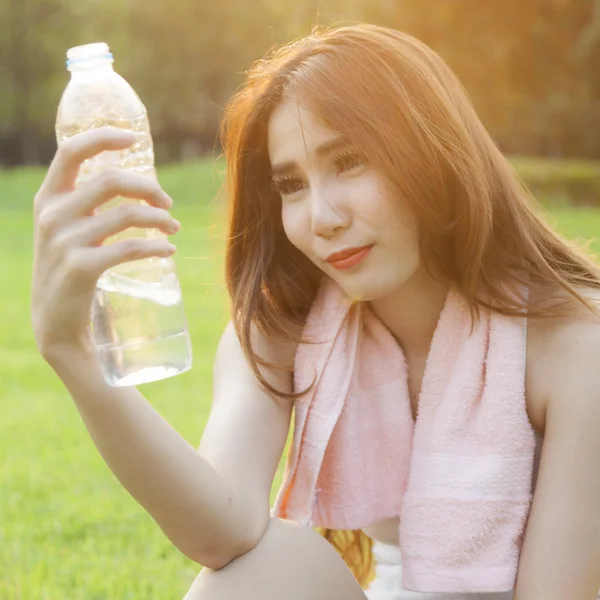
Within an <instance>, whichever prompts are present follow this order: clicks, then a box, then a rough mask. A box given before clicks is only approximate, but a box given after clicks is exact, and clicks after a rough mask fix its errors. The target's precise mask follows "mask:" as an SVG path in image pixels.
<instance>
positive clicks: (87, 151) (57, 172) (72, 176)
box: [42, 127, 137, 194]
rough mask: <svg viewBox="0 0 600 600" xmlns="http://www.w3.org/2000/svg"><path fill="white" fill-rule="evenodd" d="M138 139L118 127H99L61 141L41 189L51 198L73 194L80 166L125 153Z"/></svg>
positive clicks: (133, 133) (131, 132)
mask: <svg viewBox="0 0 600 600" xmlns="http://www.w3.org/2000/svg"><path fill="white" fill-rule="evenodd" d="M136 139H137V136H136V134H135V132H133V131H131V130H128V129H121V128H119V127H96V128H94V129H89V130H87V131H83V132H82V133H78V134H76V135H74V136H73V137H70V138H68V139H66V140H64V141H62V142H61V143H60V145H59V147H58V150H57V151H56V154H55V156H54V159H53V161H52V163H51V164H50V167H49V169H48V173H47V174H46V178H45V180H44V183H43V184H42V187H43V188H44V191H45V192H47V193H49V194H57V193H61V192H66V191H70V190H72V189H74V188H75V181H76V179H77V175H78V173H79V167H80V166H81V163H82V162H83V161H84V160H86V159H88V158H92V157H93V156H95V155H96V154H99V153H100V152H103V151H105V150H123V149H125V148H127V147H128V146H131V145H132V144H133V143H134V142H135V141H136Z"/></svg>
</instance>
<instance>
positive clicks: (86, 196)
mask: <svg viewBox="0 0 600 600" xmlns="http://www.w3.org/2000/svg"><path fill="white" fill-rule="evenodd" d="M116 196H123V197H125V198H135V199H138V200H146V201H147V202H148V204H152V205H154V206H157V207H162V208H170V207H171V205H172V204H173V201H172V200H171V198H170V197H169V195H168V194H167V193H166V192H165V191H164V190H163V189H162V188H161V187H160V184H159V183H158V181H156V180H155V179H151V178H150V177H145V176H144V175H140V174H139V173H135V172H132V171H126V170H120V169H107V170H105V171H103V172H102V173H100V174H99V175H97V176H96V177H94V178H93V179H90V180H89V181H86V182H85V183H82V184H81V185H80V186H79V187H78V188H77V189H76V190H75V191H74V192H72V193H71V194H70V195H69V198H68V200H66V201H65V203H64V204H63V206H62V207H61V210H62V211H64V214H65V216H67V215H74V216H83V215H91V214H93V213H94V209H95V208H97V207H99V206H100V205H102V204H104V203H105V202H108V201H109V200H111V199H112V198H115V197H116Z"/></svg>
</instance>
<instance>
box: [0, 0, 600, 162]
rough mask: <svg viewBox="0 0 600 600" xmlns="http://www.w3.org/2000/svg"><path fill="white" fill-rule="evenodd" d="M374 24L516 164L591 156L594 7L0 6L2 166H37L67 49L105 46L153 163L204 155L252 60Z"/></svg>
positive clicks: (343, 1)
mask: <svg viewBox="0 0 600 600" xmlns="http://www.w3.org/2000/svg"><path fill="white" fill-rule="evenodd" d="M332 21H344V22H351V21H370V22H373V23H378V24H383V25H387V26H390V27H395V28H398V29H402V30H405V31H407V32H409V33H412V34H414V35H416V36H417V37H419V38H420V39H421V40H423V41H424V42H426V43H427V44H429V45H430V46H431V47H433V48H434V49H435V50H437V51H438V52H439V53H440V54H441V55H442V56H443V57H444V58H445V59H446V61H447V62H448V63H449V64H450V66H451V67H452V68H453V69H454V70H455V72H456V73H457V74H458V75H459V77H460V78H461V80H462V81H463V83H464V85H465V87H466V88H467V90H468V92H469V93H470V95H471V97H472V99H473V102H474V104H475V106H476V108H477V110H478V111H479V113H480V115H481V118H482V120H483V121H484V123H485V125H486V126H487V127H488V129H489V130H490V131H491V133H492V135H493V136H494V138H495V139H496V140H497V141H498V143H499V144H500V145H501V147H502V148H503V149H504V150H505V151H506V152H509V153H511V154H527V155H539V156H546V157H560V158H567V157H582V158H590V159H599V158H600V135H599V130H598V126H599V125H600V3H599V2H598V1H597V0H502V1H499V0H498V1H494V0H491V1H485V2H482V1H481V0H321V1H317V0H302V1H300V2H299V1H298V0H252V2H249V1H247V0H246V1H244V0H227V1H221V2H218V1H217V2H208V1H206V0H172V1H170V2H163V1H160V0H86V1H85V2H76V1H74V0H1V2H0V92H1V106H0V163H2V164H4V165H22V164H35V163H46V162H48V160H49V158H50V157H51V156H52V154H53V152H54V149H55V143H54V139H53V125H54V117H55V111H56V106H57V104H58V100H59V98H60V94H61V92H62V89H63V88H64V86H65V85H66V82H67V81H68V73H67V71H66V70H65V66H64V61H65V52H66V50H67V48H68V47H70V46H74V45H78V44H83V43H88V42H93V41H106V42H108V43H109V45H110V47H111V49H112V51H113V54H114V55H115V60H116V62H115V68H116V70H117V71H118V72H119V73H120V74H121V75H123V76H124V77H125V78H126V79H128V80H129V81H130V82H131V83H132V85H133V86H134V88H135V89H136V90H137V91H138V93H139V94H140V96H141V97H142V99H143V100H144V102H145V103H146V106H147V108H148V111H149V113H150V118H151V123H152V127H153V133H154V137H155V141H156V144H157V152H158V158H159V160H160V161H174V160H178V159H180V158H182V157H188V156H189V155H190V154H191V155H194V154H202V153H204V152H207V151H210V150H211V149H212V147H213V145H214V142H215V132H216V128H217V123H218V119H219V113H220V109H221V107H222V106H223V104H224V102H225V101H226V100H227V98H228V97H229V96H230V95H231V93H232V92H233V90H234V89H235V88H236V86H237V85H239V84H240V83H241V81H242V78H243V74H244V71H245V70H246V69H247V68H248V66H249V64H250V62H251V61H252V60H254V59H256V58H259V57H260V56H261V55H262V54H263V53H264V52H265V51H266V50H267V49H268V48H269V47H270V46H271V45H272V44H274V43H279V42H283V41H287V40H289V39H291V38H293V37H295V36H298V35H301V34H304V33H307V32H308V31H309V30H310V26H311V25H312V24H314V23H321V24H329V23H331V22H332Z"/></svg>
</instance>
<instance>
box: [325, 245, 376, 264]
mask: <svg viewBox="0 0 600 600" xmlns="http://www.w3.org/2000/svg"><path fill="white" fill-rule="evenodd" d="M372 247H373V244H371V245H369V246H361V247H359V248H348V249H347V250H342V251H340V252H334V253H333V254H330V255H329V256H328V257H327V258H326V259H325V260H326V261H327V262H328V263H329V264H331V265H332V266H333V267H335V268H336V269H351V268H352V267H354V266H356V265H357V264H358V263H360V262H362V261H363V260H364V259H365V258H366V257H367V255H368V254H369V252H370V251H371V248H372Z"/></svg>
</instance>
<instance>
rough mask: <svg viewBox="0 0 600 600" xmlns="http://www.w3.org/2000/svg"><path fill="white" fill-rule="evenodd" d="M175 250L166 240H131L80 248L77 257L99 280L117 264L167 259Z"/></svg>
mask: <svg viewBox="0 0 600 600" xmlns="http://www.w3.org/2000/svg"><path fill="white" fill-rule="evenodd" d="M176 250H177V248H176V247H175V246H174V245H173V244H171V243H170V242H168V241H167V240H163V239H145V238H132V239H129V240H124V241H122V242H116V243H115V244H109V245H107V246H100V247H99V248H82V249H80V251H79V256H80V260H81V261H82V262H83V263H85V265H86V267H85V268H86V270H88V271H89V272H90V273H93V276H94V277H96V278H99V277H100V275H102V273H104V271H106V270H107V269H110V268H112V267H115V266H117V265H119V264H122V263H125V262H129V261H132V260H140V259H143V258H152V257H167V256H171V255H172V254H174V253H175V251H176Z"/></svg>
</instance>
